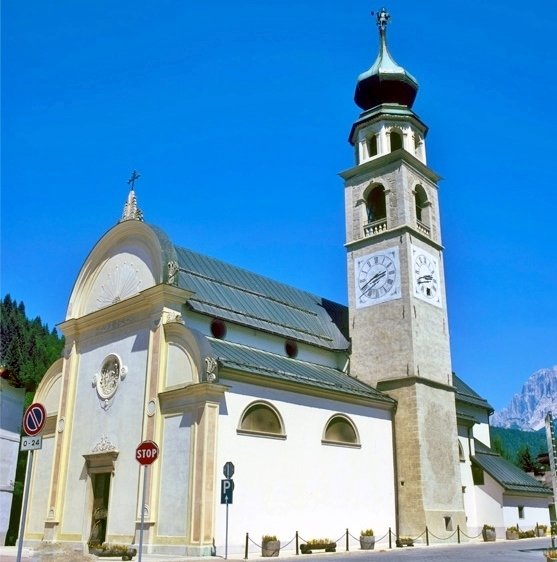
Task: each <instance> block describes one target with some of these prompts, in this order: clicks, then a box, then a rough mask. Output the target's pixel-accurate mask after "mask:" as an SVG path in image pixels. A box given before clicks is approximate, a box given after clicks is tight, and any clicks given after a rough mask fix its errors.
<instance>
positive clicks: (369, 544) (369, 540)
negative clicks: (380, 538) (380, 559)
mask: <svg viewBox="0 0 557 562" xmlns="http://www.w3.org/2000/svg"><path fill="white" fill-rule="evenodd" d="M374 547H375V537H374V536H369V535H360V548H361V549H362V550H373V549H374Z"/></svg>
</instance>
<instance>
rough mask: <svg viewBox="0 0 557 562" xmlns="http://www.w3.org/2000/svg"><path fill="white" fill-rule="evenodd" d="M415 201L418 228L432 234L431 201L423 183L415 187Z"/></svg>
mask: <svg viewBox="0 0 557 562" xmlns="http://www.w3.org/2000/svg"><path fill="white" fill-rule="evenodd" d="M414 202H415V206H416V220H417V221H418V230H420V231H421V232H423V233H424V234H426V235H427V236H429V235H430V228H431V224H430V207H431V206H430V202H429V200H428V198H427V193H426V191H425V189H424V188H423V187H422V186H421V185H417V186H416V188H415V189H414Z"/></svg>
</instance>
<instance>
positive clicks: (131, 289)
mask: <svg viewBox="0 0 557 562" xmlns="http://www.w3.org/2000/svg"><path fill="white" fill-rule="evenodd" d="M140 286H141V279H140V278H139V271H138V269H137V268H136V267H134V265H133V264H131V263H127V262H124V263H121V264H118V265H116V266H114V268H113V269H112V270H111V271H110V272H109V273H108V274H107V275H106V279H105V282H104V283H103V284H102V285H101V290H100V294H99V296H98V297H97V305H98V308H104V307H105V306H109V305H111V304H116V303H118V302H120V301H121V300H124V299H126V298H128V297H131V296H133V295H136V294H137V293H139V290H140Z"/></svg>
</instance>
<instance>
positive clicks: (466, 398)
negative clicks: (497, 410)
mask: <svg viewBox="0 0 557 562" xmlns="http://www.w3.org/2000/svg"><path fill="white" fill-rule="evenodd" d="M453 385H454V387H455V388H456V400H457V402H458V401H460V402H465V403H467V404H472V405H473V406H479V407H480V408H485V409H486V410H488V411H489V413H493V407H492V406H490V404H489V402H488V401H487V400H486V399H485V398H482V397H481V396H480V395H479V394H478V393H477V392H476V391H475V390H473V389H472V388H470V387H469V386H468V385H467V384H466V383H465V382H464V381H463V380H462V379H461V378H460V377H458V376H457V375H455V374H454V373H453ZM457 409H458V404H457Z"/></svg>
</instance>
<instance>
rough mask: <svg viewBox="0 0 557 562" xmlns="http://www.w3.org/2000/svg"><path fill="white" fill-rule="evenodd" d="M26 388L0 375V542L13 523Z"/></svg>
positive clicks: (3, 539) (0, 543)
mask: <svg viewBox="0 0 557 562" xmlns="http://www.w3.org/2000/svg"><path fill="white" fill-rule="evenodd" d="M24 398H25V390H24V389H23V388H14V387H13V386H11V385H10V384H9V383H8V382H7V381H5V380H4V379H0V545H3V544H4V541H5V538H6V532H7V530H8V526H9V523H10V510H11V506H12V497H13V495H12V494H13V482H14V480H15V471H16V465H17V456H18V453H19V437H20V428H21V420H22V417H23V400H24Z"/></svg>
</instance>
